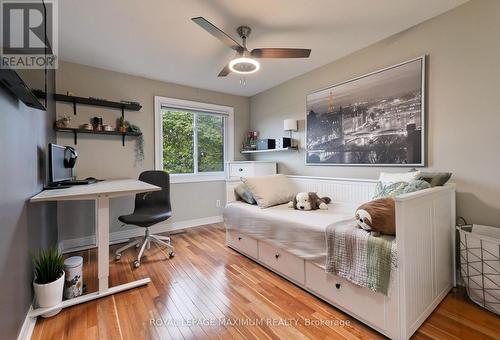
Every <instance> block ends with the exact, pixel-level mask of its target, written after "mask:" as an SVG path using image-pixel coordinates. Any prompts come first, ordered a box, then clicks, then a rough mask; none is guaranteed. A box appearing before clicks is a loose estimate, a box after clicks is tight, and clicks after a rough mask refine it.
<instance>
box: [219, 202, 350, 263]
mask: <svg viewBox="0 0 500 340" xmlns="http://www.w3.org/2000/svg"><path fill="white" fill-rule="evenodd" d="M356 208H357V205H355V204H347V203H336V202H333V203H330V204H328V210H315V211H300V210H294V209H291V208H288V206H287V204H282V205H278V206H275V207H271V208H266V209H260V208H259V207H257V206H255V205H250V204H247V203H243V202H239V201H237V202H231V203H229V204H228V205H226V208H225V209H224V222H225V224H226V228H227V229H233V230H238V231H241V232H242V233H244V234H246V235H248V236H250V237H253V238H256V239H260V240H263V241H266V242H269V243H271V244H274V245H276V246H278V247H281V248H283V249H285V250H286V251H288V252H290V253H292V254H294V255H296V256H298V257H301V258H303V259H305V260H309V261H313V262H315V263H317V264H318V265H320V266H322V267H324V265H325V258H326V238H325V230H326V227H328V226H329V225H330V224H332V223H335V222H339V221H342V220H345V219H349V218H351V219H352V217H353V216H354V213H355V211H356Z"/></svg>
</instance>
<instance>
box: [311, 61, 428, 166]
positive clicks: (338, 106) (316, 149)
mask: <svg viewBox="0 0 500 340" xmlns="http://www.w3.org/2000/svg"><path fill="white" fill-rule="evenodd" d="M424 108H425V56H422V57H419V58H416V59H412V60H409V61H406V62H403V63H401V64H397V65H394V66H390V67H387V68H385V69H382V70H378V71H375V72H372V73H369V74H366V75H363V76H360V77H357V78H354V79H351V80H348V81H345V82H342V83H339V84H336V85H333V86H330V87H327V88H325V89H321V90H319V91H315V92H314V93H311V94H309V95H308V96H307V100H306V109H307V113H306V165H351V166H352V165H360V166H424V165H425V113H424Z"/></svg>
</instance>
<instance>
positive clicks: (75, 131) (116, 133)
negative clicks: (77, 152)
mask: <svg viewBox="0 0 500 340" xmlns="http://www.w3.org/2000/svg"><path fill="white" fill-rule="evenodd" d="M54 130H56V131H57V132H65V133H72V134H73V136H74V138H75V145H76V144H77V141H78V140H77V135H78V134H79V133H86V134H94V135H114V136H122V145H123V146H125V136H132V137H139V136H141V135H142V132H130V131H128V132H120V131H97V130H86V129H79V128H58V127H56V128H54Z"/></svg>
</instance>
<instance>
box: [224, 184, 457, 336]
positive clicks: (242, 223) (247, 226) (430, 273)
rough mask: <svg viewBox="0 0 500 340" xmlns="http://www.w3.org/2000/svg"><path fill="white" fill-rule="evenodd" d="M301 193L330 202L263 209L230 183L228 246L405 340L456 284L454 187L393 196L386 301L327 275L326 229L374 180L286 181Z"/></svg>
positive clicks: (364, 197) (363, 197) (349, 211)
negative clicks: (392, 255) (393, 248)
mask: <svg viewBox="0 0 500 340" xmlns="http://www.w3.org/2000/svg"><path fill="white" fill-rule="evenodd" d="M289 178H290V180H291V181H292V183H293V185H294V186H295V187H296V188H295V189H296V191H297V192H298V191H315V192H319V193H320V194H321V195H326V196H330V197H331V198H332V199H333V202H332V203H331V204H329V210H326V211H323V210H316V211H307V212H305V211H295V210H293V209H289V208H287V206H286V205H280V206H276V207H271V208H267V209H260V208H258V207H256V206H252V205H249V204H246V203H242V202H239V201H236V198H235V197H234V194H233V192H234V190H232V189H233V188H234V187H235V186H236V185H237V184H239V183H240V182H239V181H228V182H227V186H228V188H227V195H228V197H227V202H228V204H227V206H226V208H225V212H224V218H225V224H226V228H227V232H226V237H227V244H228V246H229V247H231V248H233V249H235V250H236V251H238V252H240V253H242V254H244V255H245V256H247V257H249V258H251V259H253V260H255V261H256V262H258V263H260V264H262V265H264V266H265V267H267V268H269V269H270V270H272V271H274V272H276V273H278V274H280V275H281V276H283V277H284V278H286V279H288V280H290V281H292V282H294V283H295V284H297V285H298V286H300V287H302V288H303V289H305V290H307V291H309V292H311V293H312V294H314V295H316V296H318V297H320V298H321V299H323V300H325V301H327V302H328V303H330V304H332V305H334V306H335V307H337V308H339V309H341V310H343V311H345V312H346V313H348V314H350V315H352V316H353V317H355V318H356V319H358V320H360V321H362V322H363V323H365V324H367V325H369V326H370V327H372V328H374V329H376V330H377V331H379V332H380V333H382V334H384V335H386V336H388V337H390V338H392V339H408V338H409V337H410V336H411V335H412V334H413V333H414V332H415V331H416V330H417V329H418V327H419V326H420V325H421V324H422V323H423V321H424V320H425V319H426V318H427V317H428V316H429V314H430V313H431V312H432V311H433V310H434V308H435V307H436V306H437V305H438V304H439V302H440V301H441V300H442V299H443V298H444V297H445V296H446V294H447V293H448V292H449V291H450V289H451V288H452V287H453V286H454V284H455V273H454V263H455V261H454V254H455V251H454V245H455V240H454V235H455V233H454V224H455V223H454V221H455V189H454V186H453V185H450V184H448V185H445V186H442V187H434V188H430V189H425V190H421V191H417V192H413V193H409V194H405V195H401V196H398V197H396V199H395V200H396V244H397V253H398V254H397V270H394V271H393V272H392V273H391V284H390V287H389V292H388V295H383V294H380V293H376V292H373V291H371V290H369V289H367V288H363V287H360V286H357V285H355V284H353V283H351V282H349V281H347V280H345V279H343V278H341V277H339V276H336V275H334V274H331V273H327V272H326V271H325V270H324V267H325V257H326V241H325V229H326V227H327V226H329V225H331V224H332V223H335V222H338V221H341V220H345V219H346V218H350V217H352V215H353V214H354V211H355V209H356V207H357V206H358V205H360V204H362V203H364V202H366V201H369V200H370V199H371V197H372V196H373V192H374V189H375V184H376V181H372V180H355V179H334V178H313V177H301V176H289Z"/></svg>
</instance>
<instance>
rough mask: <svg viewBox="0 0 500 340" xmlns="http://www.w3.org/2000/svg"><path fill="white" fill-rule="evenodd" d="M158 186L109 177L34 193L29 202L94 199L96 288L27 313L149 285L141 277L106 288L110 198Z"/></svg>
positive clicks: (155, 189)
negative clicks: (94, 181)
mask: <svg viewBox="0 0 500 340" xmlns="http://www.w3.org/2000/svg"><path fill="white" fill-rule="evenodd" d="M159 190H161V188H160V187H157V186H155V185H151V184H148V183H145V182H142V181H138V180H135V179H122V180H109V181H102V182H96V183H94V184H89V185H75V186H73V187H70V188H67V189H54V190H44V191H42V192H40V193H39V194H38V195H36V196H33V197H32V198H31V200H30V202H33V203H35V202H46V201H83V200H92V201H95V209H96V214H95V217H96V230H97V235H96V238H97V262H98V277H99V290H98V291H97V292H94V293H89V294H85V295H82V296H79V297H76V298H73V299H69V300H65V301H63V302H62V303H61V304H59V305H57V306H54V307H50V308H36V309H33V310H32V311H31V313H30V316H32V317H35V316H39V315H42V314H45V313H48V312H51V311H54V310H57V309H60V308H66V307H69V306H73V305H76V304H79V303H83V302H87V301H90V300H95V299H98V298H101V297H104V296H108V295H111V294H115V293H118V292H121V291H124V290H127V289H130V288H135V287H138V286H142V285H145V284H148V283H149V282H150V281H151V280H150V278H149V277H148V278H144V279H140V280H136V281H132V282H128V283H125V284H121V285H119V286H114V287H109V286H108V277H109V199H110V198H113V197H120V196H129V195H135V194H137V193H141V192H148V191H159Z"/></svg>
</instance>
